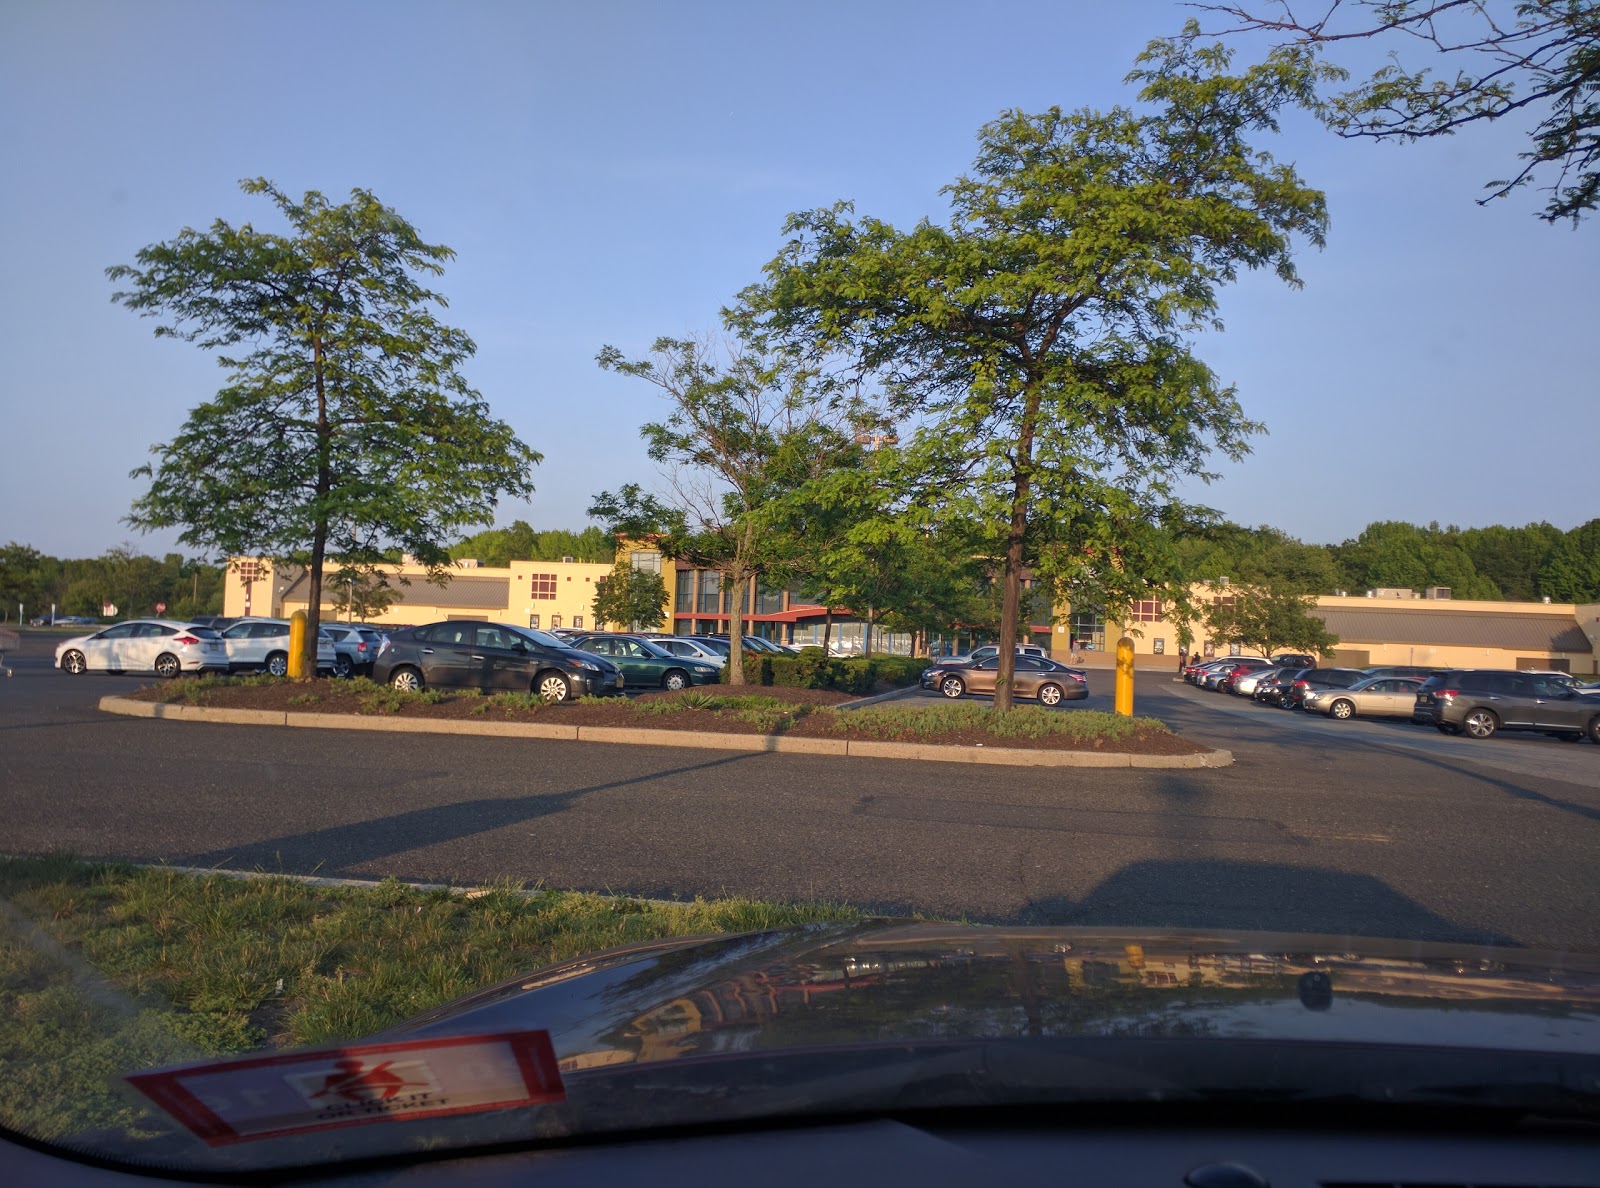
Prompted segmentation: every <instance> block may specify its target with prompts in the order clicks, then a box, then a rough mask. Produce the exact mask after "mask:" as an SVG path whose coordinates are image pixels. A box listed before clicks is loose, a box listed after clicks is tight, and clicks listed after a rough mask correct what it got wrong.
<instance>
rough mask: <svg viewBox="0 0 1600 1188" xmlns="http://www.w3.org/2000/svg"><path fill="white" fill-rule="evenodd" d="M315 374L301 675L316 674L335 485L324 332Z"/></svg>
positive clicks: (316, 346)
mask: <svg viewBox="0 0 1600 1188" xmlns="http://www.w3.org/2000/svg"><path fill="white" fill-rule="evenodd" d="M311 358H312V374H313V375H315V377H316V381H317V509H318V510H317V522H316V526H315V527H314V528H313V530H312V536H311V572H310V574H309V576H308V579H307V583H306V637H305V639H304V640H302V641H301V645H300V675H301V677H302V679H304V680H312V679H314V678H315V677H316V675H317V633H318V629H319V628H320V627H321V625H322V563H323V560H324V559H325V558H326V556H327V552H328V512H327V499H328V491H329V489H330V488H331V487H332V486H333V476H332V457H331V455H332V449H333V442H332V437H333V429H332V427H331V426H330V425H329V424H328V393H327V389H326V387H325V386H324V376H323V371H324V365H323V359H322V336H321V335H320V334H316V335H313V336H312V339H311Z"/></svg>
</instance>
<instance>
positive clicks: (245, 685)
mask: <svg viewBox="0 0 1600 1188" xmlns="http://www.w3.org/2000/svg"><path fill="white" fill-rule="evenodd" d="M278 679H279V678H277V677H271V676H266V675H261V676H199V677H189V678H185V679H183V680H177V681H171V682H169V683H168V684H165V685H162V686H161V687H160V688H159V689H158V690H157V691H156V700H157V701H163V702H169V703H175V702H183V703H184V704H185V705H205V704H207V703H208V702H209V701H210V699H211V694H212V693H213V692H215V691H216V690H218V689H252V688H256V687H257V686H260V685H268V684H273V683H275V682H276V681H277V680H278Z"/></svg>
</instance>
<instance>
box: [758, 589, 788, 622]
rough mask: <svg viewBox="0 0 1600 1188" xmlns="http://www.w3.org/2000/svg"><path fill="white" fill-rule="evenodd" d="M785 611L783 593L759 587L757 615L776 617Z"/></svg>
mask: <svg viewBox="0 0 1600 1188" xmlns="http://www.w3.org/2000/svg"><path fill="white" fill-rule="evenodd" d="M782 611H783V591H782V590H772V589H768V588H767V587H766V586H759V587H757V589H756V614H758V615H776V614H781V613H782Z"/></svg>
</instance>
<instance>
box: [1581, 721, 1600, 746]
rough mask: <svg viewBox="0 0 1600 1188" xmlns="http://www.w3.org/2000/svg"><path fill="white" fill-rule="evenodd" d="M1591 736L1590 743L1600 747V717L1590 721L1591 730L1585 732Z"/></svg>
mask: <svg viewBox="0 0 1600 1188" xmlns="http://www.w3.org/2000/svg"><path fill="white" fill-rule="evenodd" d="M1584 733H1585V734H1587V735H1588V736H1589V741H1590V742H1592V743H1594V744H1596V745H1600V715H1597V716H1595V717H1593V718H1591V719H1589V729H1588V730H1586V731H1584Z"/></svg>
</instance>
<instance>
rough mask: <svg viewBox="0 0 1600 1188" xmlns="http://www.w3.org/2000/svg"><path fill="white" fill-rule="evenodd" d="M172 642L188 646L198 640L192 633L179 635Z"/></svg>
mask: <svg viewBox="0 0 1600 1188" xmlns="http://www.w3.org/2000/svg"><path fill="white" fill-rule="evenodd" d="M172 642H173V643H175V644H182V645H183V646H184V647H188V646H189V645H190V644H197V643H199V642H200V641H199V640H198V639H196V638H195V637H194V636H192V635H180V636H178V637H177V638H175V639H174V640H173V641H172Z"/></svg>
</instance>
